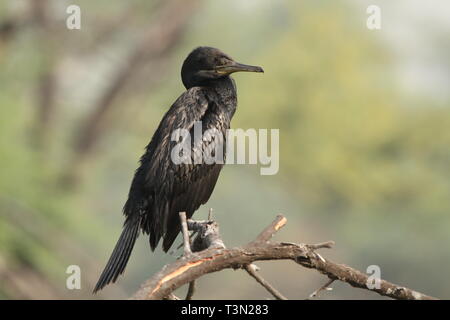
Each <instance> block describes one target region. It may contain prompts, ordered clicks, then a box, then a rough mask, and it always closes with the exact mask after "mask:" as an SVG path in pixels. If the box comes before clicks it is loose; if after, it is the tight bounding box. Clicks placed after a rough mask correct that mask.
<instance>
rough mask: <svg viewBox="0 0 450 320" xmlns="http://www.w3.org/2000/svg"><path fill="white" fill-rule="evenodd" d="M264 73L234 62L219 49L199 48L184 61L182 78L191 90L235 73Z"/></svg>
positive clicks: (258, 69) (260, 69)
mask: <svg viewBox="0 0 450 320" xmlns="http://www.w3.org/2000/svg"><path fill="white" fill-rule="evenodd" d="M239 71H244V72H264V70H263V69H262V68H261V67H257V66H249V65H246V64H242V63H238V62H236V61H234V60H233V59H232V58H231V57H230V56H228V55H227V54H225V53H223V52H222V51H220V50H219V49H216V48H211V47H198V48H196V49H194V50H193V51H192V52H191V53H190V54H189V55H188V56H187V58H186V60H184V63H183V67H182V68H181V78H182V80H183V84H184V86H185V87H186V88H187V89H189V88H192V87H196V86H205V85H208V83H210V82H211V81H214V80H216V79H219V78H223V77H227V76H229V75H230V74H232V73H234V72H239Z"/></svg>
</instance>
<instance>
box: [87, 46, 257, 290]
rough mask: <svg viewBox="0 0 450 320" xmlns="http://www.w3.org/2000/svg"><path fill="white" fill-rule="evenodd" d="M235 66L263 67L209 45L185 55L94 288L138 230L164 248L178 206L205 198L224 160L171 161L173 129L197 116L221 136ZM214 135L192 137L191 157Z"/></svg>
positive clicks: (111, 275)
mask: <svg viewBox="0 0 450 320" xmlns="http://www.w3.org/2000/svg"><path fill="white" fill-rule="evenodd" d="M239 71H248V72H263V70H262V68H260V67H256V66H249V65H244V64H240V63H237V62H235V61H234V60H233V59H232V58H230V57H229V56H228V55H226V54H225V53H223V52H222V51H220V50H218V49H215V48H211V47H198V48H196V49H194V50H193V51H192V52H191V53H190V54H189V55H188V57H187V58H186V60H185V61H184V63H183V67H182V69H181V78H182V80H183V84H184V86H185V87H186V91H185V92H184V93H183V94H182V95H181V96H180V97H179V98H178V99H177V100H176V101H175V103H174V104H173V105H172V106H171V107H170V109H169V111H167V113H166V114H165V115H164V117H163V119H162V120H161V123H160V124H159V126H158V129H157V130H156V132H155V134H154V135H153V138H152V139H151V141H150V143H149V144H148V146H147V147H146V152H145V153H144V155H143V156H142V157H141V160H140V166H139V168H138V169H137V170H136V172H135V175H134V178H133V182H132V183H131V187H130V191H129V195H128V200H127V202H126V203H125V206H124V208H123V212H124V215H125V223H124V226H123V231H122V234H121V235H120V238H119V240H118V242H117V244H116V246H115V248H114V250H113V252H112V254H111V257H110V258H109V260H108V263H107V264H106V267H105V269H104V270H103V272H102V274H101V276H100V279H99V280H98V282H97V285H96V286H95V289H94V292H97V291H98V290H100V289H102V288H103V287H104V286H106V285H107V284H108V283H110V282H115V281H116V280H117V277H118V276H119V275H120V274H122V273H123V271H124V270H125V266H126V264H127V262H128V259H129V257H130V254H131V250H132V249H133V246H134V243H135V241H136V238H137V237H138V235H139V233H140V231H141V230H142V232H143V233H145V234H148V235H149V240H150V247H151V249H152V251H153V250H154V249H155V248H156V246H157V245H158V242H159V241H160V239H161V238H163V243H162V248H163V250H164V251H165V252H167V251H168V250H169V248H170V247H171V245H172V243H173V242H174V241H175V238H176V237H177V235H178V233H179V232H180V230H181V227H180V219H179V212H183V211H184V212H186V216H187V218H190V217H191V216H192V215H193V213H194V211H195V210H197V209H198V207H199V206H200V205H201V204H205V203H206V202H207V201H208V199H209V197H210V196H211V193H212V191H213V189H214V186H215V185H216V182H217V178H218V177H219V173H220V170H221V169H222V166H223V162H222V163H213V164H206V163H201V164H193V163H191V164H189V163H180V164H175V163H174V161H172V158H171V153H172V149H173V147H174V146H175V144H176V143H177V141H172V133H173V132H175V131H176V130H177V129H186V130H189V132H192V131H193V126H194V123H196V122H198V121H201V126H202V130H203V131H205V130H207V129H211V128H213V129H217V130H218V131H219V132H220V133H222V136H223V137H224V140H225V139H226V130H227V129H229V128H230V121H231V118H232V117H233V115H234V112H235V111H236V105H237V96H236V85H235V83H234V80H233V79H232V78H231V77H230V74H231V73H234V72H239ZM194 140H195V139H194ZM215 140H216V139H211V138H205V137H203V138H202V139H200V140H198V141H196V142H195V141H194V142H192V156H191V157H192V158H193V157H194V156H195V154H196V153H197V154H198V153H199V152H200V153H201V152H202V150H204V149H205V148H207V147H208V148H211V147H214V144H215V143H218V142H219V141H215ZM224 142H225V141H222V142H221V143H222V144H224Z"/></svg>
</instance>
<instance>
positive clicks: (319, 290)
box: [309, 279, 335, 298]
mask: <svg viewBox="0 0 450 320" xmlns="http://www.w3.org/2000/svg"><path fill="white" fill-rule="evenodd" d="M334 281H335V280H334V279H330V280H328V281H327V283H325V284H324V285H323V286H321V287H320V288H319V289H317V290H316V291H314V292H313V293H311V294H310V295H309V298H315V297H317V296H318V295H319V293H320V292H321V291H323V290H331V289H332V288H329V285H331V284H332V283H333V282H334Z"/></svg>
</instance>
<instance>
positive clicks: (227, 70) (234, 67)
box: [215, 61, 264, 75]
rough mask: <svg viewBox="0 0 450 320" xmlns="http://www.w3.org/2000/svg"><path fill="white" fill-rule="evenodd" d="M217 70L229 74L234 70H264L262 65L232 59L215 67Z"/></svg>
mask: <svg viewBox="0 0 450 320" xmlns="http://www.w3.org/2000/svg"><path fill="white" fill-rule="evenodd" d="M215 72H216V73H218V74H221V75H228V74H231V73H234V72H264V70H263V69H262V68H261V67H258V66H250V65H247V64H242V63H238V62H235V61H231V62H230V63H228V64H226V65H223V66H219V67H216V68H215Z"/></svg>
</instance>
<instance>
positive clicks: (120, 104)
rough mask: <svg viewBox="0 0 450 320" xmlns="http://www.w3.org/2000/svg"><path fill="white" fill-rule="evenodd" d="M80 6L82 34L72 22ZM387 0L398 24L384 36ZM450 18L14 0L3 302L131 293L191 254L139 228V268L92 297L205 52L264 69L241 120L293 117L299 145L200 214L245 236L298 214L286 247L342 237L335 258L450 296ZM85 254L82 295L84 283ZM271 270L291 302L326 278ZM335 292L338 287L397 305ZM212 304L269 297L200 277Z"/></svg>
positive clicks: (245, 83)
mask: <svg viewBox="0 0 450 320" xmlns="http://www.w3.org/2000/svg"><path fill="white" fill-rule="evenodd" d="M70 4H77V5H79V6H80V7H81V18H82V21H81V23H82V24H81V30H68V29H67V28H66V18H67V16H68V14H67V13H66V8H67V6H68V5H70ZM371 4H376V5H379V6H380V8H381V14H382V16H381V17H382V28H381V30H369V29H368V28H367V27H366V20H367V18H368V14H367V13H366V9H367V7H368V6H369V5H371ZM449 16H450V4H449V3H448V1H446V0H432V1H421V0H396V1H390V0H373V1H365V0H345V1H344V0H342V1H325V0H307V1H295V0H292V1H287V0H281V1H269V0H245V1H240V0H228V1H206V0H203V1H202V0H197V1H192V0H191V1H185V0H183V1H163V0H159V1H144V0H130V1H119V0H96V1H88V0H71V1H63V0H0V152H1V153H0V298H1V299H18V298H25V299H55V298H56V299H81V298H82V299H108V298H119V299H122V298H128V297H129V296H130V295H131V294H132V293H133V292H135V291H136V289H137V288H138V287H139V286H140V284H141V283H142V282H143V281H144V280H146V279H147V278H149V277H150V276H151V275H152V274H154V273H155V272H157V271H158V270H159V269H161V268H162V266H164V265H165V264H166V263H168V262H170V261H173V260H175V259H176V258H177V257H178V256H179V255H180V253H181V252H180V251H174V252H173V253H172V254H169V255H165V254H162V252H161V250H160V249H158V250H157V251H156V252H155V253H150V249H149V246H148V241H147V239H146V238H144V237H140V238H139V239H138V243H137V246H136V248H135V250H134V252H133V254H132V257H131V259H130V262H129V264H128V267H127V270H126V272H125V276H123V277H121V278H120V280H119V281H118V282H117V284H115V285H112V286H109V287H107V288H106V289H105V290H103V291H102V292H101V293H100V294H98V295H97V296H92V295H91V291H92V288H93V286H94V284H95V282H96V280H97V278H98V276H99V274H100V272H101V270H102V269H103V267H104V265H105V263H106V261H107V259H108V257H109V255H110V253H111V251H112V249H113V246H114V244H115V242H116V240H117V238H118V236H119V234H120V231H121V225H122V223H123V218H122V214H121V209H122V206H123V204H124V203H125V200H126V197H127V193H128V188H129V185H130V182H131V179H132V176H133V172H134V170H135V168H136V167H137V161H138V159H139V157H140V155H141V154H142V153H143V150H144V147H145V145H146V144H147V143H148V141H149V140H150V138H151V136H152V134H153V132H154V130H155V128H156V126H157V124H158V123H159V121H160V119H161V117H162V115H163V114H164V112H165V111H166V110H167V109H168V107H169V106H170V105H171V103H172V102H173V101H174V100H175V99H176V98H177V97H178V96H179V95H180V94H181V93H182V92H183V90H184V88H183V86H182V84H181V81H180V67H181V64H182V62H183V59H184V57H185V56H186V55H187V54H188V53H189V52H190V50H192V49H193V48H194V47H196V46H199V45H209V46H215V47H218V48H221V49H222V50H223V51H225V52H227V53H228V54H230V55H231V56H232V57H234V58H236V60H238V61H241V62H244V63H248V64H255V65H261V66H263V67H264V69H265V74H264V75H253V74H238V75H235V77H234V78H235V79H236V81H237V85H238V95H239V106H238V111H237V113H236V115H235V117H234V119H233V122H232V125H233V127H234V128H244V129H246V128H268V129H270V128H278V129H280V140H281V141H280V170H279V173H278V174H277V175H275V176H261V175H260V173H259V169H260V168H259V166H257V165H246V166H243V165H230V166H227V167H225V169H224V170H223V171H222V174H221V176H220V178H219V181H218V184H217V186H216V189H215V192H214V193H213V196H212V197H211V199H210V201H209V202H208V204H207V205H206V206H203V207H201V208H200V209H199V210H198V212H197V213H196V215H195V216H196V217H198V218H201V219H202V218H204V217H206V215H207V212H208V209H209V208H210V207H212V208H213V209H214V214H215V218H216V219H217V220H218V222H219V223H220V225H221V231H222V235H223V238H224V241H225V243H226V244H227V245H228V246H230V247H232V246H237V245H240V244H243V243H246V242H247V241H250V240H252V239H253V238H254V237H255V236H256V235H257V234H258V232H259V231H260V230H261V229H262V228H263V227H264V226H266V225H267V224H268V223H270V222H271V221H272V220H273V218H274V217H275V215H276V214H277V213H283V214H284V215H285V216H286V217H287V218H288V224H287V225H286V227H285V228H284V229H283V230H282V231H280V232H279V234H277V236H276V238H277V239H278V240H284V241H292V242H310V243H311V242H321V241H326V240H334V241H336V246H335V248H334V249H332V250H328V251H326V252H323V254H324V256H326V257H329V258H331V259H334V260H335V261H336V262H341V263H346V264H349V265H351V266H353V267H355V268H357V269H360V270H362V271H365V270H366V268H367V267H368V266H369V265H378V266H379V267H380V268H381V276H382V278H384V279H386V280H389V281H392V282H395V283H398V284H401V285H405V286H408V287H411V288H413V289H416V290H419V291H422V292H424V293H427V294H430V295H434V296H437V297H440V298H450V289H449V287H450V278H449V277H447V276H446V273H447V271H448V270H449V269H450V232H449V231H450V90H449V87H450V20H449V19H448V17H449ZM178 242H179V241H178ZM69 265H79V266H80V268H81V273H82V288H81V290H67V289H66V278H67V277H68V274H66V268H67V267H68V266H69ZM258 265H259V266H260V267H261V268H262V270H261V272H262V274H263V276H264V277H266V278H267V279H268V280H269V281H270V282H272V283H273V284H274V285H275V286H276V287H277V288H278V289H279V290H280V291H281V292H282V293H283V294H285V295H286V296H288V297H289V298H292V299H304V298H306V297H308V295H309V294H310V293H311V292H312V291H314V290H315V289H317V288H318V287H320V286H321V285H323V284H324V283H325V282H326V278H325V277H324V276H322V275H319V274H318V273H317V272H315V271H314V270H306V269H303V268H301V267H299V266H297V265H295V264H294V263H292V262H289V261H281V262H261V263H259V264H258ZM333 288H334V290H333V291H331V292H326V293H323V294H322V296H321V297H320V298H321V299H379V298H380V297H379V296H378V295H376V294H373V293H370V292H367V291H365V290H359V289H354V288H351V287H349V286H348V285H347V284H343V283H335V284H333ZM183 291H185V288H183V289H180V290H179V291H178V293H179V294H180V295H182V294H183ZM196 298H203V299H218V298H221V299H265V298H269V295H268V293H267V292H265V291H264V289H263V288H262V287H260V286H259V285H258V284H257V283H256V282H255V281H254V280H253V279H251V278H250V277H248V275H247V274H246V273H245V272H243V271H228V270H227V271H223V272H220V273H215V274H211V275H208V276H205V277H203V278H201V280H200V281H199V284H198V289H197V293H196Z"/></svg>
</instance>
